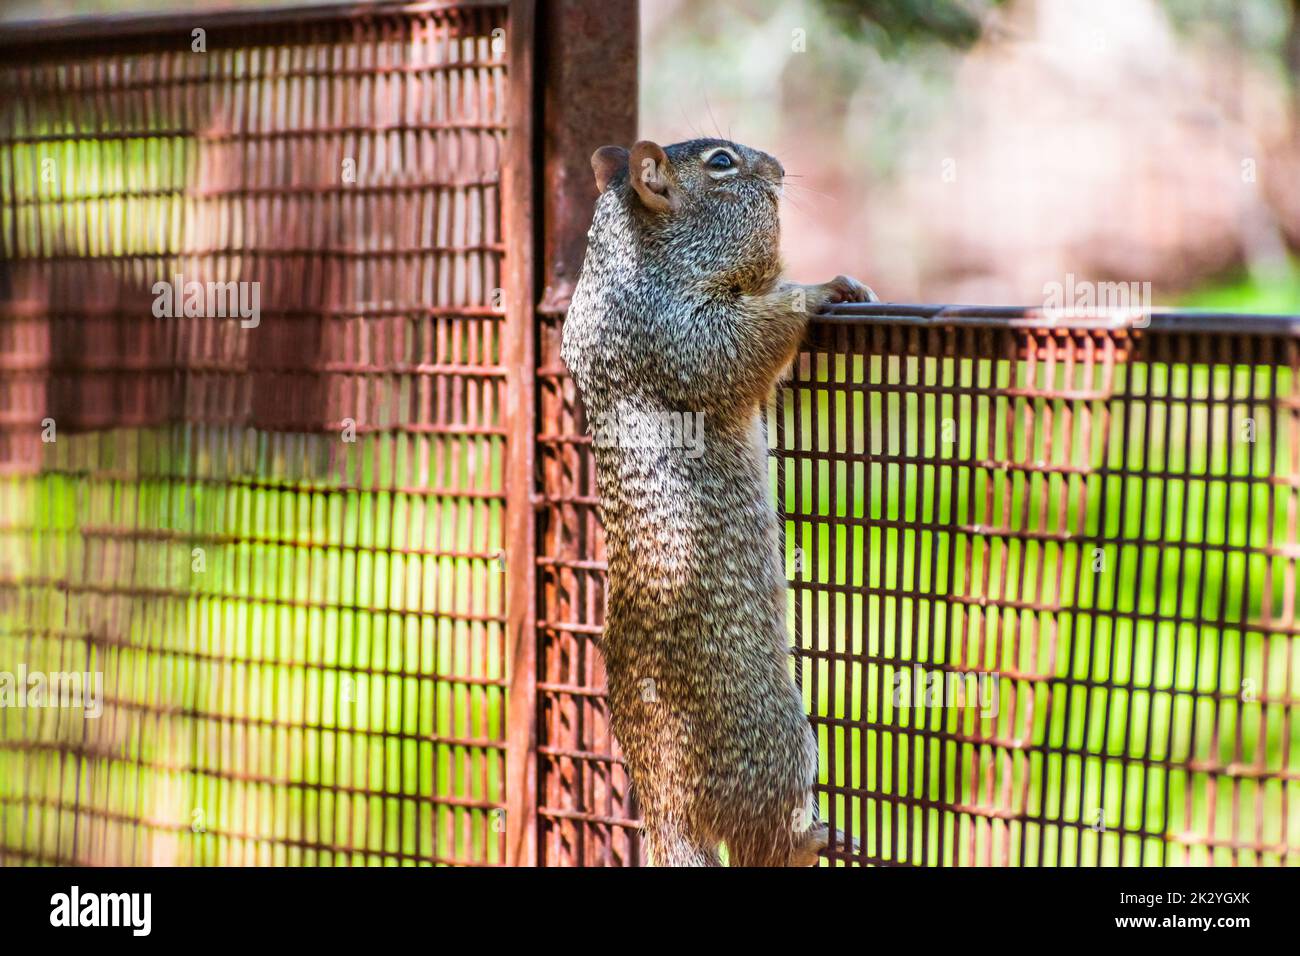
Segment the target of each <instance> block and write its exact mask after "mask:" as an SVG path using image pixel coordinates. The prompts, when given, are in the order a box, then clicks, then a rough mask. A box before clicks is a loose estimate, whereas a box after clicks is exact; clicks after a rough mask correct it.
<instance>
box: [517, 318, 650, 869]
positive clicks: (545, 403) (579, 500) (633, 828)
mask: <svg viewBox="0 0 1300 956" xmlns="http://www.w3.org/2000/svg"><path fill="white" fill-rule="evenodd" d="M541 322H542V326H541V331H540V334H539V336H538V356H539V358H538V364H539V369H538V393H539V406H540V407H539V428H540V429H541V431H540V433H539V435H538V439H537V444H538V470H539V481H540V485H541V488H540V493H539V498H540V501H541V511H540V513H539V524H540V528H541V531H540V532H539V536H538V545H537V547H538V558H537V575H538V583H537V594H538V601H539V604H540V608H541V610H540V612H539V619H538V622H537V627H538V653H537V709H538V727H537V741H538V742H537V761H538V774H537V776H538V809H537V814H538V821H537V824H538V831H539V832H538V841H537V842H538V853H537V856H538V862H539V863H540V864H542V865H547V866H634V865H637V864H638V863H640V862H641V847H640V838H639V830H640V821H639V819H638V817H637V811H636V805H635V802H634V799H633V795H632V792H631V787H630V782H629V778H628V774H627V770H626V768H625V767H624V765H623V762H622V759H621V756H620V755H619V752H618V746H617V742H616V741H615V740H614V739H613V737H612V736H611V733H610V729H609V708H608V705H607V702H606V700H605V694H604V685H605V672H604V666H603V664H602V662H601V659H600V653H599V651H598V649H597V645H596V641H597V639H598V637H599V635H600V634H601V631H602V628H603V626H604V614H605V580H606V564H605V551H604V533H603V531H602V529H601V525H600V517H599V513H598V510H597V505H598V498H597V492H596V471H595V468H596V465H595V459H594V457H593V455H592V450H591V436H590V435H589V434H587V425H586V420H585V417H584V416H583V412H582V408H581V405H580V403H579V401H578V397H577V387H576V385H575V384H574V382H573V380H572V379H571V378H569V376H568V373H567V371H566V370H565V368H564V364H563V362H562V361H561V359H560V342H561V330H562V328H563V323H562V316H561V315H560V314H555V313H551V314H547V315H543V316H542V319H541Z"/></svg>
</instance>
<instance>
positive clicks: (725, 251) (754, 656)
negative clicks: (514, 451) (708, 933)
mask: <svg viewBox="0 0 1300 956" xmlns="http://www.w3.org/2000/svg"><path fill="white" fill-rule="evenodd" d="M591 165H592V169H593V171H594V172H595V176H596V186H597V188H598V190H599V191H600V196H599V198H598V200H597V203H596V209H595V214H594V216H593V220H592V225H591V229H590V231H589V232H588V234H587V240H588V245H587V254H586V259H585V261H584V263H583V267H582V273H581V276H580V278H579V280H578V283H577V285H576V287H575V289H574V293H573V297H572V300H571V303H570V306H569V311H568V315H567V317H566V319H565V322H564V330H563V343H562V348H561V356H562V358H563V360H564V363H565V364H566V365H567V367H568V369H569V371H570V374H571V376H572V377H573V379H574V381H575V383H576V385H577V387H578V391H579V393H580V395H581V397H582V400H583V403H584V405H585V408H586V410H587V416H588V421H589V423H591V422H594V423H595V427H594V428H593V429H592V431H593V441H592V447H593V453H594V456H595V463H596V479H597V486H598V490H599V497H600V514H601V517H602V519H603V521H604V526H605V537H606V554H607V558H608V569H609V584H608V601H607V611H606V621H605V632H604V636H603V638H602V639H601V641H600V642H599V648H600V650H601V653H602V656H603V657H604V661H605V671H606V676H607V680H608V692H609V708H610V725H611V729H612V731H613V733H614V736H615V737H616V738H617V739H618V741H619V744H620V746H621V747H622V750H623V754H624V757H625V760H626V763H627V767H628V771H629V773H630V776H631V780H632V785H633V788H634V790H635V793H636V795H637V798H638V801H639V803H640V806H641V809H642V814H643V819H644V826H645V836H646V838H647V842H648V849H649V853H650V858H651V860H652V861H653V862H654V864H655V865H658V866H717V865H720V863H721V860H720V856H719V847H720V845H723V844H725V845H726V847H727V851H728V855H729V860H730V863H731V865H733V866H801V865H812V864H815V863H816V862H817V857H818V852H819V851H820V850H821V849H823V848H824V847H825V846H826V844H827V840H828V833H827V830H826V827H825V825H824V824H821V823H819V822H818V811H817V802H816V798H815V796H814V794H813V785H814V783H815V782H816V775H817V741H816V739H815V737H814V734H813V732H812V727H811V725H810V723H809V721H808V717H807V715H806V714H805V713H804V708H803V701H802V697H801V695H800V692H799V690H798V688H797V687H796V686H795V684H794V681H793V680H792V679H791V674H790V668H789V663H788V661H789V643H788V640H789V638H788V633H787V630H786V580H785V573H784V560H783V557H782V555H781V553H780V550H779V549H780V540H781V539H780V534H779V529H778V525H777V517H776V512H775V509H774V507H773V503H772V501H771V497H770V494H771V492H770V488H769V482H768V466H767V441H766V434H765V426H764V422H763V416H762V414H761V409H762V405H763V404H764V403H765V402H766V400H767V398H768V396H769V395H770V394H771V391H772V388H773V386H774V384H775V382H776V381H777V380H778V378H779V377H780V375H781V374H782V372H783V370H785V369H787V368H788V366H789V365H790V364H791V362H792V360H793V359H794V357H795V355H796V353H797V351H798V347H799V343H800V341H801V339H802V338H803V334H804V331H805V327H806V325H807V321H808V316H809V314H810V313H816V312H818V311H820V310H822V309H823V308H824V307H825V306H826V305H827V304H829V303H833V302H845V301H850V302H857V301H878V300H877V299H876V297H875V294H874V293H873V292H872V291H871V290H870V289H869V288H867V287H866V286H864V285H862V284H861V283H860V282H858V281H856V280H854V279H851V278H848V277H846V276H837V277H836V278H834V279H832V280H831V281H830V282H826V283H822V284H820V285H800V284H796V283H792V282H788V281H786V280H784V279H783V278H782V262H781V256H780V241H779V237H780V218H779V214H778V201H779V199H780V196H781V191H782V183H783V180H784V177H785V169H784V168H783V167H782V165H781V164H780V163H779V162H778V161H777V160H776V159H775V158H773V157H772V156H770V155H768V154H767V153H764V152H761V151H759V150H756V149H751V148H749V147H747V146H742V145H740V144H737V143H732V142H728V141H725V140H720V139H697V140H691V141H689V142H684V143H676V144H673V145H670V146H667V147H661V146H659V145H657V144H655V143H653V142H648V141H643V142H639V143H637V144H636V145H634V146H633V147H632V149H631V152H630V153H629V151H628V150H626V149H624V148H621V147H617V146H604V147H601V148H600V149H598V150H596V152H595V153H594V154H593V156H592V158H591ZM683 446H685V447H683Z"/></svg>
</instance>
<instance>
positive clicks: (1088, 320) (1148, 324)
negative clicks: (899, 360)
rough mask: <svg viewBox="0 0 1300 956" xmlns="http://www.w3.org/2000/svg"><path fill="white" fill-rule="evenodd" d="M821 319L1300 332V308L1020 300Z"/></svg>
mask: <svg viewBox="0 0 1300 956" xmlns="http://www.w3.org/2000/svg"><path fill="white" fill-rule="evenodd" d="M817 321H818V322H822V323H832V324H846V325H861V324H872V323H880V324H885V325H920V326H935V327H966V328H990V329H1041V330H1045V331H1050V330H1052V329H1060V330H1062V331H1100V332H1126V331H1138V330H1147V331H1151V332H1183V333H1193V334H1198V333H1204V334H1218V335H1278V336H1295V337H1300V314H1293V315H1286V314H1262V313H1250V312H1215V311H1209V310H1197V309H1193V310H1178V309H1165V308H1149V309H1142V308H1049V307H1043V306H1017V305H923V304H912V303H903V302H848V303H840V304H838V305H835V306H832V307H831V308H830V309H829V310H828V311H826V312H824V313H821V314H819V315H818V316H817Z"/></svg>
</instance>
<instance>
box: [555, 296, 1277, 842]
mask: <svg viewBox="0 0 1300 956" xmlns="http://www.w3.org/2000/svg"><path fill="white" fill-rule="evenodd" d="M545 318H547V317H544V319H545ZM560 323H561V317H560V316H559V315H553V316H550V317H549V321H548V322H546V323H545V324H544V327H543V328H544V331H543V334H542V336H541V338H540V348H541V354H542V355H543V368H542V381H543V383H544V384H543V387H542V393H543V401H542V419H543V422H544V431H543V434H542V436H541V437H540V439H539V441H540V443H541V445H542V448H543V454H542V459H543V462H544V464H543V469H542V481H543V487H544V489H545V492H546V499H545V500H546V509H545V513H546V517H547V520H546V521H544V522H543V526H544V527H546V528H547V529H548V531H547V534H546V536H544V537H543V539H542V542H541V547H542V554H543V556H542V558H541V559H540V562H539V563H540V572H541V585H540V586H541V598H542V602H543V617H542V620H541V631H542V634H541V637H542V645H543V648H544V653H543V656H542V658H541V659H542V660H543V661H544V665H543V666H542V668H541V669H540V673H539V684H538V687H539V693H540V695H541V698H542V701H543V705H542V720H541V733H540V735H539V736H540V745H539V753H540V758H539V759H540V760H541V761H542V762H543V766H544V767H545V770H546V772H545V773H544V775H543V781H544V785H543V787H542V789H541V791H540V795H539V799H540V807H539V824H540V827H541V837H540V849H539V855H540V857H541V859H542V860H543V861H544V862H548V863H561V864H631V863H636V862H638V861H639V860H640V856H639V847H638V841H637V837H636V827H637V822H636V818H635V806H634V804H633V803H632V802H631V797H630V793H629V789H628V781H627V778H626V775H625V773H624V772H623V770H622V767H621V765H620V764H619V763H618V761H617V760H616V759H614V755H615V754H616V748H615V746H614V745H613V742H612V741H611V739H610V735H609V729H608V724H607V719H606V718H607V713H606V709H605V706H604V701H603V698H602V697H601V695H600V687H601V684H602V681H603V678H602V674H601V671H600V664H599V657H598V655H597V653H596V648H595V639H596V637H597V635H598V634H599V632H600V626H601V623H602V617H601V614H602V609H603V588H602V584H603V577H602V575H603V569H604V565H603V562H602V557H603V555H602V551H601V542H600V532H599V523H598V519H597V513H596V499H595V487H596V486H595V480H594V478H595V476H594V464H593V461H592V458H591V455H590V450H589V443H588V439H587V438H586V437H585V435H584V431H585V428H584V425H583V422H582V419H581V411H580V409H579V408H578V405H577V402H576V398H575V394H574V391H573V385H572V383H571V382H569V381H568V380H567V378H565V377H564V375H563V373H562V370H561V369H560V368H558V366H557V361H558V342H559V333H558V329H559V327H560ZM1131 325H1132V323H1131V321H1130V323H1129V324H1128V325H1125V324H1124V323H1120V324H1113V323H1110V322H1109V321H1103V320H1092V319H1089V318H1087V317H1083V318H1079V319H1076V320H1075V321H1073V322H1072V321H1068V320H1067V321H1053V320H1051V319H1050V318H1049V317H1045V316H1043V315H1035V314H1033V313H1032V312H1027V311H1025V310H1017V309H987V308H986V309H956V308H942V307H927V306H896V305H887V306H852V307H849V306H843V307H839V308H838V309H837V314H836V315H834V316H831V317H827V318H824V319H820V320H818V321H817V322H816V323H814V325H813V328H812V330H811V332H810V336H809V344H808V346H807V348H806V349H805V351H804V352H803V353H801V355H800V356H799V358H798V360H797V362H796V364H795V367H794V371H793V375H792V377H791V379H790V381H789V382H787V383H786V384H785V385H784V386H783V387H781V388H780V389H778V393H777V395H776V397H775V399H774V402H773V404H772V406H771V407H770V409H769V412H768V417H767V424H768V436H769V443H770V446H771V465H772V479H773V485H774V489H775V494H776V500H777V503H778V507H779V508H780V511H781V514H782V515H783V517H784V527H785V535H786V551H787V554H786V558H787V571H788V575H789V579H790V606H789V611H790V621H791V628H792V643H793V646H794V660H795V672H796V675H797V678H798V679H799V681H800V684H801V686H802V688H803V692H804V697H805V701H806V703H807V706H808V709H809V714H810V716H811V720H812V723H813V726H814V728H815V730H816V732H817V736H818V741H819V744H820V750H821V766H820V783H819V786H818V792H819V795H820V797H821V802H822V806H823V813H824V816H825V818H826V819H827V820H828V821H829V822H830V823H831V824H832V825H833V826H834V827H836V828H838V829H841V830H843V831H844V832H845V833H847V834H849V835H851V836H852V837H853V838H855V839H856V840H857V841H858V844H859V845H858V847H857V848H856V849H853V848H850V847H846V846H842V845H841V846H834V847H832V848H831V852H830V853H829V854H828V855H829V857H830V858H831V859H832V861H835V862H844V863H877V864H888V865H899V864H911V865H945V866H952V865H961V866H968V865H1002V866H1006V865H1040V866H1041V865H1051V866H1072V865H1146V866H1159V865H1183V864H1192V865H1211V864H1225V865H1239V864H1252V865H1285V864H1288V863H1294V862H1295V861H1296V858H1297V854H1300V728H1293V721H1294V719H1295V717H1296V708H1297V704H1298V703H1300V627H1297V624H1298V620H1297V614H1296V568H1297V560H1300V530H1298V529H1300V521H1298V517H1297V514H1298V505H1300V501H1298V498H1297V496H1298V495H1300V338H1297V335H1298V334H1300V317H1275V318H1261V317H1252V316H1213V315H1173V314H1168V315H1157V316H1156V317H1154V318H1153V319H1152V320H1151V325H1150V327H1149V328H1143V329H1136V328H1132V327H1131Z"/></svg>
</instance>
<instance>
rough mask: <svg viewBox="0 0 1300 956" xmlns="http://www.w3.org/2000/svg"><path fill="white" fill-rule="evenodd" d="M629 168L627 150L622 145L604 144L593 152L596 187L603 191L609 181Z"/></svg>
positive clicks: (592, 164) (592, 160)
mask: <svg viewBox="0 0 1300 956" xmlns="http://www.w3.org/2000/svg"><path fill="white" fill-rule="evenodd" d="M625 169H627V150H625V149H624V148H623V147H622V146H602V147H601V148H600V149H598V150H596V151H595V152H594V153H592V154H591V171H592V172H594V173H595V174H596V188H597V189H598V190H600V191H601V192H604V191H605V189H606V188H607V187H608V186H609V181H610V180H611V179H613V178H614V177H615V176H617V175H618V174H619V173H621V172H623V171H624V170H625Z"/></svg>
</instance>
